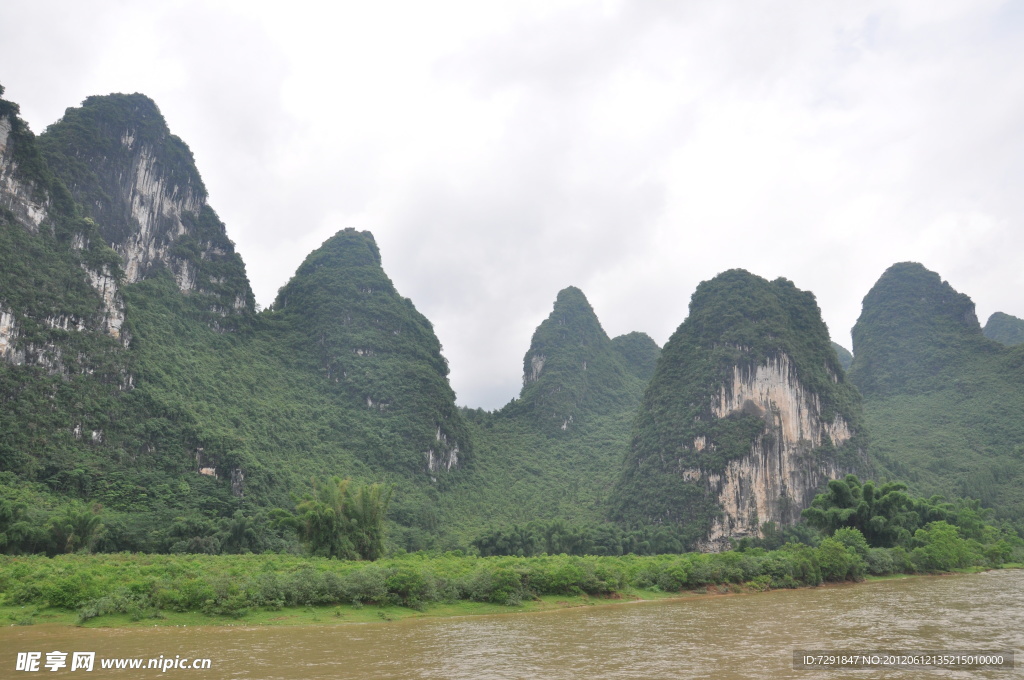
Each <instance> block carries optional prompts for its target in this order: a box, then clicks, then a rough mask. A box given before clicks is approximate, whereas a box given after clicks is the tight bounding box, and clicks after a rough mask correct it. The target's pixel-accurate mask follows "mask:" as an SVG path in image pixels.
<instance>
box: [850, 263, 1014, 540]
mask: <svg viewBox="0 0 1024 680" xmlns="http://www.w3.org/2000/svg"><path fill="white" fill-rule="evenodd" d="M853 342H854V361H853V366H852V367H851V369H850V379H851V381H853V383H854V384H856V385H857V387H858V388H859V389H860V390H861V392H863V394H864V412H865V419H866V422H867V426H868V428H869V431H870V432H871V442H872V453H873V455H874V457H875V458H876V459H877V460H878V461H879V462H880V464H881V466H882V467H883V468H884V470H885V471H886V472H887V473H888V474H889V475H890V476H891V477H893V478H897V479H903V480H906V481H907V482H909V483H910V484H911V486H912V488H913V489H914V490H915V491H917V492H919V493H924V494H931V493H942V494H946V495H967V496H971V497H975V498H980V499H981V500H982V501H983V502H984V503H985V504H986V505H989V506H990V507H993V508H995V509H996V511H997V512H998V513H999V514H1000V515H1001V516H1003V517H1008V518H1012V519H1017V520H1019V519H1020V518H1022V517H1024V422H1022V421H1021V419H1020V418H1019V417H1017V415H1016V414H1019V413H1021V412H1022V410H1024V348H1022V347H1019V346H1018V347H1005V346H1003V345H1000V344H999V343H997V342H995V341H992V340H989V339H988V338H986V337H985V336H984V335H983V334H982V331H981V327H980V325H979V324H978V319H977V317H976V316H975V313H974V303H973V302H972V301H971V299H970V298H969V297H967V296H966V295H963V294H961V293H959V292H957V291H955V290H953V288H952V287H951V286H950V285H949V284H948V283H946V282H944V281H942V280H941V279H940V278H939V275H938V274H936V273H935V272H931V271H928V270H927V269H925V268H924V267H923V266H921V265H920V264H916V263H909V262H906V263H900V264H896V265H893V266H892V267H890V268H889V269H888V270H886V272H885V273H884V274H883V275H882V277H881V278H880V279H879V280H878V282H877V283H876V284H875V286H874V287H873V288H872V289H871V291H870V292H869V293H868V294H867V296H866V297H865V298H864V307H863V311H862V313H861V316H860V318H859V319H858V321H857V324H856V326H854V329H853Z"/></svg>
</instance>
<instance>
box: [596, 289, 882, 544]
mask: <svg viewBox="0 0 1024 680" xmlns="http://www.w3.org/2000/svg"><path fill="white" fill-rule="evenodd" d="M862 417H863V416H862V415H861V412H860V397H859V395H858V394H857V392H856V390H854V389H853V387H852V386H851V385H849V384H848V383H847V382H846V379H845V373H844V372H843V369H842V368H841V367H840V365H839V359H838V357H837V355H836V352H835V351H834V350H833V348H832V345H831V341H830V340H829V336H828V329H827V328H826V327H825V324H824V322H823V321H822V320H821V313H820V311H819V309H818V306H817V303H816V301H815V299H814V296H813V295H811V294H810V293H807V292H804V291H800V290H798V289H797V288H796V287H795V286H794V285H793V284H792V283H791V282H789V281H787V280H785V279H777V280H775V281H771V282H769V281H766V280H764V279H762V278H760V277H757V276H754V275H752V274H750V273H748V272H745V271H743V270H732V271H728V272H725V273H723V274H720V275H719V276H717V277H715V278H714V279H712V280H711V281H705V282H704V283H702V284H700V286H698V287H697V291H696V292H695V293H694V295H693V299H692V301H691V303H690V316H689V317H688V318H687V319H686V321H684V322H683V323H682V325H680V326H679V328H678V329H677V330H676V332H675V333H674V334H673V335H672V337H671V338H670V339H669V341H668V343H666V345H665V347H664V348H663V349H662V352H661V356H660V358H659V359H658V363H657V367H656V369H655V372H654V377H653V378H652V379H651V382H650V384H649V385H648V388H647V392H646V393H645V394H644V399H643V403H642V405H641V407H640V411H639V412H638V414H637V418H636V421H635V424H634V436H633V441H632V443H631V446H630V451H629V453H628V455H627V458H626V464H625V466H624V471H623V475H622V477H621V479H620V481H619V484H618V485H617V488H616V491H615V498H614V503H615V504H616V514H617V515H618V518H619V519H622V520H625V521H627V522H629V523H638V524H652V523H653V524H668V525H671V526H675V527H676V528H677V530H678V532H679V535H680V538H681V540H683V542H684V543H686V544H687V545H689V546H691V547H696V548H699V549H702V550H721V549H724V548H728V547H729V544H730V540H732V539H739V538H743V537H748V536H749V537H758V536H760V535H761V531H762V528H761V527H762V525H763V524H764V523H765V522H774V523H775V524H777V525H790V524H793V523H795V522H796V521H798V520H799V518H800V512H801V510H802V509H803V508H805V507H807V506H808V505H809V504H810V502H811V501H812V500H813V498H814V495H815V494H816V493H817V492H818V491H819V490H820V489H821V488H822V487H823V486H824V485H825V483H826V482H828V480H830V479H833V478H836V477H841V476H843V475H845V474H846V473H848V472H856V473H862V472H864V471H865V470H866V468H867V463H866V457H865V452H864V440H863V435H862V434H861V433H862V431H863V428H862V425H861V422H862Z"/></svg>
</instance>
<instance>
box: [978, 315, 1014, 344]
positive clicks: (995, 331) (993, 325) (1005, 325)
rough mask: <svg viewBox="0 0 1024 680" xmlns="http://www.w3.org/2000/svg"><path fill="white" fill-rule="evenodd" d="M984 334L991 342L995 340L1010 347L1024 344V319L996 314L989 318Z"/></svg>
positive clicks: (983, 330)
mask: <svg viewBox="0 0 1024 680" xmlns="http://www.w3.org/2000/svg"><path fill="white" fill-rule="evenodd" d="M982 333H984V334H985V337H986V338H988V339H989V340H995V341H996V342H998V343H1001V344H1003V345H1007V346H1008V347H1012V346H1013V345H1020V344H1024V319H1018V318H1017V317H1015V316H1010V315H1009V314H1004V313H1003V312H996V313H995V314H993V315H992V316H990V317H988V321H987V322H986V323H985V328H983V329H982Z"/></svg>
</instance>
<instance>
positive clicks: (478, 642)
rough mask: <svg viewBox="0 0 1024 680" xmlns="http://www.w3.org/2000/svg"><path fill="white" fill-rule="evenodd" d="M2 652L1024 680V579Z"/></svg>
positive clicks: (336, 669)
mask: <svg viewBox="0 0 1024 680" xmlns="http://www.w3.org/2000/svg"><path fill="white" fill-rule="evenodd" d="M0 648H2V653H0V676H2V677H5V678H6V677H18V676H21V675H22V674H21V673H16V672H14V670H13V669H14V668H15V657H16V652H19V651H41V652H44V656H45V652H48V651H53V650H62V651H68V652H70V651H95V652H96V653H97V659H99V658H101V657H108V658H109V657H146V658H150V657H158V656H160V655H163V656H164V657H170V658H173V657H174V656H175V655H180V656H182V657H189V658H193V657H208V658H210V659H211V660H212V668H211V669H209V670H182V669H171V670H168V671H167V672H166V673H161V672H160V671H158V670H136V671H132V670H102V669H100V668H99V664H98V662H97V666H96V669H95V670H94V671H93V672H91V673H88V674H85V673H84V671H75V672H74V673H72V672H71V671H69V670H68V669H66V668H65V669H62V670H60V671H57V672H56V673H53V674H52V676H53V677H58V676H70V677H72V678H73V677H76V676H77V674H79V673H81V674H82V675H83V676H84V677H86V678H144V677H146V678H148V677H159V676H164V677H169V678H186V677H194V678H197V679H198V678H201V679H202V680H218V679H221V678H239V679H252V680H277V679H280V680H319V679H321V678H322V679H328V678H329V679H332V680H334V679H346V678H360V679H363V678H368V679H384V678H396V679H397V678H466V679H470V678H472V679H473V680H477V679H481V680H486V679H489V678H494V679H497V678H502V679H504V678H545V679H547V678H555V679H558V678H566V679H569V678H572V679H574V680H575V679H576V678H644V679H645V680H655V679H659V678H726V679H729V678H752V677H770V678H801V679H805V680H817V679H818V678H830V679H833V678H843V677H855V678H920V677H928V678H1011V677H1024V673H1022V672H1021V670H1020V667H1021V666H1020V664H1021V663H1024V570H1006V571H994V572H988V573H984V574H976V575H954V576H941V577H928V578H914V579H902V580H893V581H883V582H874V583H865V584H859V585H850V586H839V587H830V588H815V589H803V590H786V591H773V592H770V593H762V594H753V595H736V596H709V597H706V598H692V599H687V600H681V601H671V602H651V603H639V604H628V605H613V606H601V607H586V608H578V609H567V610H560V611H554V612H544V613H536V614H508V615H502V616H480V617H466V618H455V619H426V620H422V619H421V620H407V621H395V622H390V623H384V622H382V623H374V624H350V625H338V626H322V627H281V628H258V629H257V628H149V629H130V630H127V629H121V630H102V629H78V628H60V627H53V626H32V627H8V628H5V629H2V630H0ZM798 649H834V650H841V649H843V650H850V649H853V650H865V651H869V650H892V651H897V650H904V651H937V650H959V651H968V650H1012V651H1015V652H1017V655H1018V667H1017V668H1016V669H1014V670H1008V669H988V670H892V669H889V670H885V669H878V670H875V669H871V670H836V671H824V670H802V669H794V668H793V652H794V650H798ZM42 672H43V673H46V677H50V676H51V673H50V672H49V671H47V670H46V669H43V671H42ZM24 677H32V676H31V675H28V674H25V676H24Z"/></svg>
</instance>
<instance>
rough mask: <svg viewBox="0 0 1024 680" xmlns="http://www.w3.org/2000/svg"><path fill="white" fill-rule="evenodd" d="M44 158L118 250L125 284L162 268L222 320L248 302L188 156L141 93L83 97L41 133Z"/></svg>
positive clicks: (234, 258)
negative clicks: (199, 298) (202, 297)
mask: <svg viewBox="0 0 1024 680" xmlns="http://www.w3.org/2000/svg"><path fill="white" fill-rule="evenodd" d="M39 145H40V147H41V149H42V152H43V156H44V157H45V158H46V161H47V163H48V165H49V167H50V168H52V169H53V172H54V173H55V174H56V175H57V176H58V177H59V178H60V179H61V180H63V182H64V183H65V184H66V185H67V187H68V188H69V189H70V191H71V194H72V196H73V198H74V200H75V201H76V202H77V203H78V204H80V205H81V206H82V207H83V209H84V211H85V213H86V215H87V216H88V217H91V218H92V219H93V220H94V221H95V223H96V224H97V225H98V227H99V233H100V235H101V236H102V237H103V239H104V240H105V241H106V242H107V243H108V244H109V245H110V246H111V247H112V248H113V249H114V250H115V251H117V253H118V254H119V255H120V256H121V259H122V269H123V272H124V282H125V283H135V282H136V281H140V280H142V279H145V278H147V277H149V276H151V275H152V273H153V272H154V271H155V270H156V269H158V268H161V267H166V268H167V269H169V270H170V271H171V273H172V275H173V276H174V279H175V281H176V283H177V285H178V288H179V289H180V290H181V291H182V292H185V293H199V294H203V295H205V296H207V297H208V298H209V300H208V306H209V307H210V309H211V311H213V312H215V313H216V314H219V315H221V316H227V315H228V314H230V313H232V312H238V311H245V312H251V311H252V309H253V306H254V301H253V296H252V291H251V290H250V287H249V281H248V279H247V278H246V276H245V266H244V264H243V263H242V260H241V258H240V257H239V256H238V254H237V253H235V249H234V244H233V243H232V242H231V241H230V240H229V239H228V237H227V234H226V232H225V229H224V224H223V223H222V222H221V221H220V220H219V219H218V217H217V215H216V213H214V211H213V209H212V208H211V207H210V206H209V205H208V204H207V193H206V188H205V186H204V185H203V181H202V179H201V178H200V176H199V172H198V170H197V169H196V167H195V163H194V161H193V157H192V152H191V151H190V150H189V148H188V146H186V145H185V143H184V142H182V141H181V140H180V139H179V138H178V137H176V136H174V135H172V134H171V133H170V130H168V128H167V123H166V122H165V121H164V118H163V116H162V115H161V113H160V110H159V109H158V108H157V106H156V104H154V103H153V101H152V100H150V99H149V98H148V97H145V96H144V95H141V94H131V95H125V94H111V95H107V96H103V97H89V98H88V99H86V100H85V101H84V102H83V103H82V106H81V107H79V108H69V109H68V110H67V111H65V113H64V116H63V117H62V118H61V119H60V120H59V121H57V122H56V123H54V124H53V125H51V126H49V127H48V128H47V129H46V132H45V133H44V134H43V135H42V136H41V137H40V139H39Z"/></svg>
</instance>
